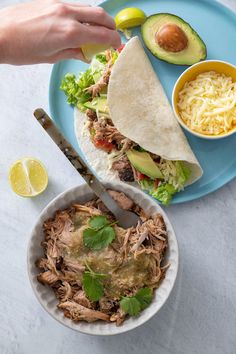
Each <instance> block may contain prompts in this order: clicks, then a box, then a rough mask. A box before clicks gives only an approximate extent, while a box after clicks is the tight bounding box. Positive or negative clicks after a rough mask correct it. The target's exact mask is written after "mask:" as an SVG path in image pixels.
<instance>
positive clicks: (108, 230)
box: [83, 215, 116, 250]
mask: <svg viewBox="0 0 236 354" xmlns="http://www.w3.org/2000/svg"><path fill="white" fill-rule="evenodd" d="M112 225H113V224H109V222H108V220H107V218H106V217H105V216H103V215H96V216H93V217H92V218H91V219H90V220H89V226H90V228H88V229H85V230H84V232H83V241H84V245H85V246H86V247H88V248H91V249H93V250H100V249H102V248H105V247H107V246H108V245H109V244H110V243H111V242H112V241H113V240H114V238H115V236H116V234H115V231H114V229H113V228H112V227H111V226H112Z"/></svg>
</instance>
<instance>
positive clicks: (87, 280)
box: [83, 271, 104, 301]
mask: <svg viewBox="0 0 236 354" xmlns="http://www.w3.org/2000/svg"><path fill="white" fill-rule="evenodd" d="M100 278H101V276H100V274H96V273H91V272H87V271H86V272H84V274H83V287H84V291H85V294H86V296H87V297H88V298H89V299H90V300H91V301H98V300H99V299H100V298H101V297H102V296H103V294H104V289H103V285H102V282H101V280H100Z"/></svg>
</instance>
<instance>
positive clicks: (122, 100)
mask: <svg viewBox="0 0 236 354" xmlns="http://www.w3.org/2000/svg"><path fill="white" fill-rule="evenodd" d="M108 107H109V110H110V114H111V118H112V121H113V123H114V125H115V127H116V128H117V129H118V130H119V132H120V133H121V134H123V135H124V136H126V137H127V138H129V139H130V140H132V141H134V142H136V143H137V144H139V145H140V146H141V147H143V148H144V149H145V150H147V151H149V152H152V153H154V154H156V155H159V156H161V157H162V158H164V159H167V160H174V161H177V160H180V161H185V162H186V164H187V165H188V166H189V167H190V169H191V171H192V173H191V176H190V178H189V180H188V181H187V183H186V185H189V184H192V183H193V182H195V181H196V180H198V179H199V178H200V177H201V176H202V173H203V171H202V169H201V166H200V164H199V162H198V161H197V159H196V157H195V155H194V153H193V152H192V150H191V148H190V145H189V143H188V141H187V139H186V137H185V135H184V133H183V132H182V129H181V128H180V126H179V124H178V122H177V121H176V119H175V117H174V113H173V112H172V109H171V106H170V104H169V102H168V99H167V97H166V94H165V92H164V89H163V87H162V86H161V83H160V81H159V79H158V78H157V76H156V73H155V72H154V70H153V68H152V66H151V63H150V61H149V59H148V57H147V55H146V53H145V51H144V49H143V47H142V45H141V43H140V41H139V39H138V37H134V38H132V39H131V40H130V41H129V42H128V43H127V44H126V46H125V48H124V49H123V50H122V52H121V54H120V55H119V57H118V59H117V60H116V62H115V64H114V66H113V68H112V73H111V77H110V81H109V85H108ZM85 122H86V117H85V115H84V114H83V113H81V112H79V111H78V110H77V109H76V110H75V132H76V136H77V139H78V143H79V145H80V148H81V149H82V151H83V152H84V154H85V156H86V158H87V161H88V163H89V164H90V165H91V167H92V168H93V169H94V170H95V171H96V172H97V174H98V175H99V176H100V177H101V178H103V179H108V180H111V179H112V180H116V179H117V180H119V177H118V174H117V172H116V171H113V170H110V169H109V167H108V158H107V153H106V152H104V151H102V150H99V149H97V148H95V146H94V145H93V144H92V142H91V140H90V139H89V136H88V135H85V132H86V130H85V129H83V127H84V123H85Z"/></svg>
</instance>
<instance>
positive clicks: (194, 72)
mask: <svg viewBox="0 0 236 354" xmlns="http://www.w3.org/2000/svg"><path fill="white" fill-rule="evenodd" d="M207 71H216V72H217V73H220V74H225V75H227V76H230V77H232V78H233V81H234V82H235V81H236V67H235V66H234V65H233V64H230V63H227V62H226V61H221V60H205V61H201V62H199V63H197V64H194V65H192V66H190V67H189V68H188V69H186V70H185V71H184V72H183V73H182V75H180V77H179V78H178V80H177V81H176V84H175V86H174V89H173V92H172V108H173V111H174V114H175V117H176V119H177V121H178V122H179V124H180V125H181V126H182V127H183V128H184V129H186V130H187V131H188V132H189V133H191V134H193V135H195V136H197V137H198V138H203V139H208V140H217V139H222V138H226V137H228V136H230V135H232V134H235V133H236V127H234V128H233V129H231V130H230V131H228V132H227V133H222V134H219V135H207V134H201V133H198V132H197V131H194V130H192V129H190V128H189V127H187V125H186V124H185V122H184V121H183V120H182V118H181V116H180V113H179V110H178V101H179V92H180V91H181V90H182V89H183V87H184V85H185V83H186V82H188V81H192V80H194V79H196V77H197V76H198V75H199V74H201V73H203V72H207Z"/></svg>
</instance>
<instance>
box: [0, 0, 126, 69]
mask: <svg viewBox="0 0 236 354" xmlns="http://www.w3.org/2000/svg"><path fill="white" fill-rule="evenodd" d="M90 23H91V25H88V24H90ZM85 44H106V45H107V46H108V47H109V46H113V47H118V46H119V45H120V37H119V35H118V33H117V32H116V30H115V23H114V21H113V19H112V18H111V17H110V16H109V15H107V14H106V13H105V11H104V10H103V9H101V8H96V7H89V6H84V5H79V4H77V3H76V4H64V3H61V2H60V1H59V0H36V1H33V2H29V3H23V4H20V5H16V6H12V7H8V8H5V9H2V10H0V63H9V64H14V65H22V64H35V63H45V62H47V63H53V62H56V61H59V60H63V59H70V58H74V59H81V60H84V57H83V54H82V52H81V49H80V48H81V46H83V45H85Z"/></svg>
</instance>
